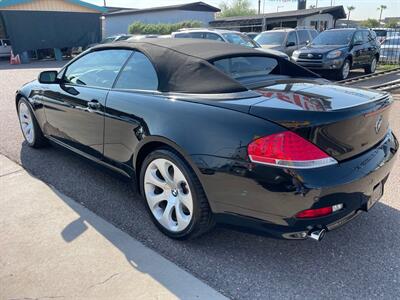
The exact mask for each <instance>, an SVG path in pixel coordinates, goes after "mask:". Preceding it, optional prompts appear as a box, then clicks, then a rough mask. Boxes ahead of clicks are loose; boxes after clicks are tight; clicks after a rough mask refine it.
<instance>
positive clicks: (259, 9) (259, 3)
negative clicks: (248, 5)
mask: <svg viewBox="0 0 400 300" xmlns="http://www.w3.org/2000/svg"><path fill="white" fill-rule="evenodd" d="M260 13H261V0H258V14H260Z"/></svg>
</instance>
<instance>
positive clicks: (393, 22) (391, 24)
mask: <svg viewBox="0 0 400 300" xmlns="http://www.w3.org/2000/svg"><path fill="white" fill-rule="evenodd" d="M399 23H400V22H399V21H398V20H395V19H391V20H389V21H388V22H387V23H386V24H385V27H387V28H397V27H399Z"/></svg>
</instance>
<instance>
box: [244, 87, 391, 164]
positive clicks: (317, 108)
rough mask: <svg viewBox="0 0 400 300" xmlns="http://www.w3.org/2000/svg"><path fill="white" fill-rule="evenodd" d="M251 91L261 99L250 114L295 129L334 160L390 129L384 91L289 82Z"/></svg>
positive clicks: (355, 151)
mask: <svg viewBox="0 0 400 300" xmlns="http://www.w3.org/2000/svg"><path fill="white" fill-rule="evenodd" d="M254 91H256V92H257V93H259V94H260V95H262V96H263V97H262V98H259V99H260V101H259V102H257V103H254V104H252V105H251V106H250V108H249V114H251V115H254V116H257V117H260V118H263V119H266V120H269V121H272V122H275V123H278V124H279V125H281V126H283V127H285V128H287V129H289V130H291V131H294V132H296V133H297V134H299V135H300V136H302V137H303V138H306V139H307V140H309V141H311V142H312V143H314V144H315V145H317V146H318V147H320V148H321V149H322V150H324V151H325V152H326V153H328V154H329V155H331V156H332V157H334V158H335V159H337V160H339V161H341V160H345V159H348V158H351V157H353V156H356V155H358V154H360V153H362V152H364V151H366V150H368V149H370V148H371V147H373V146H374V145H376V144H377V143H378V142H379V141H381V140H382V139H383V138H384V137H385V135H386V133H387V131H388V128H389V109H390V106H391V104H392V98H391V97H390V96H389V95H388V94H387V93H383V92H377V91H371V90H365V89H359V88H357V89H356V88H351V87H345V86H340V85H335V84H318V83H313V82H293V81H291V82H289V83H279V84H274V85H269V86H267V87H263V88H258V89H255V90H254ZM261 99H262V100H261Z"/></svg>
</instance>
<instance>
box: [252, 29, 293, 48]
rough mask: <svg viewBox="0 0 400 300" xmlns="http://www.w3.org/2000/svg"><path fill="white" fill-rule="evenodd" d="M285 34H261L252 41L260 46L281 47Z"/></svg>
mask: <svg viewBox="0 0 400 300" xmlns="http://www.w3.org/2000/svg"><path fill="white" fill-rule="evenodd" d="M285 36H286V33H285V32H273V31H270V32H263V33H260V34H259V35H258V36H256V38H255V39H254V40H255V41H256V42H257V43H259V44H260V45H282V44H283V41H284V39H285Z"/></svg>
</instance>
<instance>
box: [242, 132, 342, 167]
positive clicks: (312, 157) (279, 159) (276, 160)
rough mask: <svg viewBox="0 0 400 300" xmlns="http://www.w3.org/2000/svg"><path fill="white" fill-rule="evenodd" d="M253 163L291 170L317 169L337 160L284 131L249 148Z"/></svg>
mask: <svg viewBox="0 0 400 300" xmlns="http://www.w3.org/2000/svg"><path fill="white" fill-rule="evenodd" d="M247 152H248V154H249V158H250V160H251V161H253V162H258V163H264V164H269V165H277V166H284V167H291V168H315V167H322V166H326V165H331V164H335V163H336V160H335V159H333V158H332V157H330V156H329V155H328V154H326V153H325V152H324V151H322V150H321V149H319V148H318V147H317V146H315V145H314V144H312V143H311V142H309V141H307V140H305V139H303V138H302V137H301V136H299V135H297V134H295V133H293V132H291V131H284V132H280V133H276V134H272V135H269V136H266V137H262V138H259V139H257V140H255V141H253V142H252V143H250V144H249V145H248V147H247Z"/></svg>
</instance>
